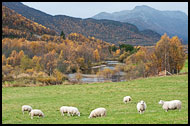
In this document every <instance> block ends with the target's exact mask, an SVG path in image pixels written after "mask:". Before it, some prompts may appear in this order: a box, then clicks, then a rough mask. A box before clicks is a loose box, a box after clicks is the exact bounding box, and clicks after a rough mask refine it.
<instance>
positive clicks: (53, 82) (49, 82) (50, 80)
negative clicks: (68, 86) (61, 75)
mask: <svg viewBox="0 0 190 126" xmlns="http://www.w3.org/2000/svg"><path fill="white" fill-rule="evenodd" d="M37 81H39V82H41V83H43V84H46V85H56V84H61V83H62V82H60V81H57V79H56V78H54V77H48V78H37Z"/></svg>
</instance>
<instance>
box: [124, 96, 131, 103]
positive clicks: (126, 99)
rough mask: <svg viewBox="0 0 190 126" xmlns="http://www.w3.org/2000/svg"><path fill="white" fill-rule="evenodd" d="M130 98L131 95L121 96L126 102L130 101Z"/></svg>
mask: <svg viewBox="0 0 190 126" xmlns="http://www.w3.org/2000/svg"><path fill="white" fill-rule="evenodd" d="M131 100H132V99H131V97H130V96H125V97H124V98H123V102H124V103H125V104H126V103H127V102H129V101H131Z"/></svg>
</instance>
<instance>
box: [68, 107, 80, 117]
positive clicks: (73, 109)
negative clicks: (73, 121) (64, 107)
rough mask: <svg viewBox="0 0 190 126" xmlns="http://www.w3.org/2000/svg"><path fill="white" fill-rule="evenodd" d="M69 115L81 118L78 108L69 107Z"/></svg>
mask: <svg viewBox="0 0 190 126" xmlns="http://www.w3.org/2000/svg"><path fill="white" fill-rule="evenodd" d="M68 114H69V115H70V114H71V115H72V116H73V115H78V116H80V112H79V110H78V108H76V107H72V106H71V107H69V109H68Z"/></svg>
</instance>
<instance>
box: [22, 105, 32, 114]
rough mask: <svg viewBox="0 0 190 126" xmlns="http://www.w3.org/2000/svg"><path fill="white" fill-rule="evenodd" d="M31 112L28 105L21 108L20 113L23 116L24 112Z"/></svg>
mask: <svg viewBox="0 0 190 126" xmlns="http://www.w3.org/2000/svg"><path fill="white" fill-rule="evenodd" d="M31 110H32V107H31V106H29V105H23V106H22V113H23V114H24V111H28V113H29V112H31Z"/></svg>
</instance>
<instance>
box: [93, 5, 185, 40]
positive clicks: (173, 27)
mask: <svg viewBox="0 0 190 126" xmlns="http://www.w3.org/2000/svg"><path fill="white" fill-rule="evenodd" d="M92 18H94V19H109V20H115V21H121V22H128V23H132V24H134V25H136V26H137V27H138V28H139V29H140V30H145V29H151V30H153V31H156V32H158V33H159V34H164V33H165V32H166V33H167V34H168V35H169V36H170V37H172V36H175V35H177V36H178V37H179V38H182V39H183V43H187V42H188V16H187V15H186V14H185V13H184V12H181V11H159V10H156V9H154V8H151V7H149V6H145V5H143V6H136V7H135V8H134V9H133V10H124V11H120V12H114V13H106V12H101V13H99V14H97V15H95V16H93V17H92Z"/></svg>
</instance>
